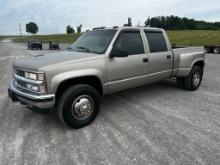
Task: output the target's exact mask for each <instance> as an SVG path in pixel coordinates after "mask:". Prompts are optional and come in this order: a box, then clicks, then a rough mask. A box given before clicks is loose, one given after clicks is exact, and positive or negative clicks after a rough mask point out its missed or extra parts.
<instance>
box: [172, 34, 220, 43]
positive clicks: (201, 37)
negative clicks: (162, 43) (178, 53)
mask: <svg viewBox="0 0 220 165" xmlns="http://www.w3.org/2000/svg"><path fill="white" fill-rule="evenodd" d="M168 36H169V39H170V42H171V43H172V44H174V43H175V44H176V45H185V46H202V45H209V44H217V45H220V30H181V31H168Z"/></svg>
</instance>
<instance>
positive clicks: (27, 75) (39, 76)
mask: <svg viewBox="0 0 220 165" xmlns="http://www.w3.org/2000/svg"><path fill="white" fill-rule="evenodd" d="M25 78H27V79H31V80H40V81H43V80H45V76H44V73H31V72H25Z"/></svg>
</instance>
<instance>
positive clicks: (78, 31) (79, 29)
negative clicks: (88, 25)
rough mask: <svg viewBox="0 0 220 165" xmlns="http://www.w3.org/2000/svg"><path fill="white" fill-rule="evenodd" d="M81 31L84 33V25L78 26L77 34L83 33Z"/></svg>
mask: <svg viewBox="0 0 220 165" xmlns="http://www.w3.org/2000/svg"><path fill="white" fill-rule="evenodd" d="M81 31H82V24H81V25H79V26H77V33H81Z"/></svg>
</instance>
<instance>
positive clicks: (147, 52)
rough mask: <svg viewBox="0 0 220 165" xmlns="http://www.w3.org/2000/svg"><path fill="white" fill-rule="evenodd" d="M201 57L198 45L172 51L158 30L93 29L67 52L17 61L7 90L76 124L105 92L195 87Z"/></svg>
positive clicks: (88, 118) (87, 119)
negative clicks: (165, 84) (169, 83)
mask: <svg viewBox="0 0 220 165" xmlns="http://www.w3.org/2000/svg"><path fill="white" fill-rule="evenodd" d="M204 61H205V53H204V49H203V48H178V49H175V48H173V49H172V48H171V46H170V42H169V40H168V37H167V35H166V32H165V31H164V30H163V29H157V28H148V27H120V28H106V29H96V30H92V31H88V32H86V33H84V34H83V35H82V36H81V37H80V38H79V39H78V40H77V41H76V42H75V43H73V45H72V46H71V47H70V48H69V50H66V51H63V52H54V53H50V54H44V55H37V56H34V57H27V58H23V59H19V60H18V61H16V62H15V63H14V64H13V80H12V82H11V85H10V87H9V90H8V91H9V96H10V98H11V99H12V101H19V102H21V103H22V104H25V105H27V106H28V107H32V108H38V109H41V110H42V109H48V108H49V109H50V108H52V109H56V110H57V112H58V116H59V118H60V120H61V121H62V122H64V123H65V124H66V125H68V126H70V127H72V128H81V127H84V126H86V125H88V124H90V123H91V122H92V121H94V119H95V118H96V116H97V114H98V111H99V108H100V101H101V98H102V97H103V96H104V95H107V94H110V93H115V92H119V91H122V90H126V89H129V88H134V87H137V86H142V85H145V84H149V83H153V82H157V81H161V80H165V79H171V78H172V79H176V81H177V84H178V86H179V87H181V88H183V89H186V90H192V91H193V90H197V89H198V88H199V86H200V84H201V81H202V77H203V69H204V64H205V62H204ZM53 107H55V108H53Z"/></svg>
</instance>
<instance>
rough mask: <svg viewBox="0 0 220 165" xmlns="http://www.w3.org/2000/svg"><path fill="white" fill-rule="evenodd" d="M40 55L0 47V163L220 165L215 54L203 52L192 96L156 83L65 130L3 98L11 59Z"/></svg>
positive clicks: (219, 65) (107, 101)
mask: <svg viewBox="0 0 220 165" xmlns="http://www.w3.org/2000/svg"><path fill="white" fill-rule="evenodd" d="M67 46H68V45H62V47H63V48H66V47H67ZM45 48H46V46H45ZM42 52H51V51H49V50H43V51H30V50H27V48H26V45H24V44H14V43H0V134H1V135H0V162H1V163H0V164H1V165H5V164H8V165H14V164H19V165H23V164H27V165H29V164H31V165H34V164H38V165H41V164H51V165H56V164H65V165H70V164H74V165H77V164H80V165H81V164H91V165H98V164H113V165H120V164H132V165H133V164H161V165H166V164H171V165H179V164H181V165H182V164H186V165H191V164H210V165H219V164H220V55H214V54H207V56H206V67H205V73H204V79H203V83H202V85H201V87H200V89H199V90H198V91H196V92H188V91H184V90H181V89H178V88H177V87H176V84H175V81H163V82H160V83H156V84H152V85H148V86H143V87H140V88H135V89H131V90H128V91H124V92H120V93H117V94H114V95H109V96H106V97H105V98H104V100H103V104H102V108H101V110H100V114H99V115H98V117H97V119H96V120H95V122H93V123H92V124H91V125H89V126H87V127H85V128H83V129H79V130H72V129H70V128H67V127H66V126H64V125H63V124H62V123H60V122H59V121H58V119H57V118H56V115H55V113H51V114H49V115H45V114H39V113H36V112H32V111H29V110H27V108H25V107H24V106H22V105H20V104H19V103H12V102H11V101H10V100H9V99H8V97H7V87H8V83H9V82H10V78H11V64H12V63H13V61H15V60H16V59H18V58H22V57H26V56H31V55H35V54H41V53H42Z"/></svg>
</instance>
